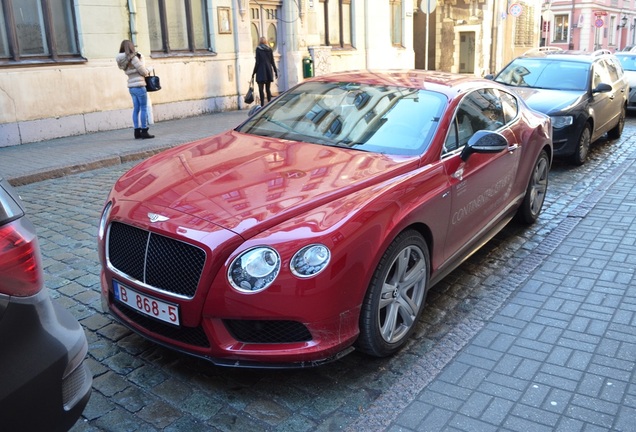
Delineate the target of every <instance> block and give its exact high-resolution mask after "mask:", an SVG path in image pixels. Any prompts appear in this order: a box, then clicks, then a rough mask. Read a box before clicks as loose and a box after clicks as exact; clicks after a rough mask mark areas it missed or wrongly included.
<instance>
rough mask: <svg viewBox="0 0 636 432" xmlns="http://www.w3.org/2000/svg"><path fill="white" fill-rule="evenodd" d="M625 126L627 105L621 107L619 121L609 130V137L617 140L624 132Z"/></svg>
mask: <svg viewBox="0 0 636 432" xmlns="http://www.w3.org/2000/svg"><path fill="white" fill-rule="evenodd" d="M624 127H625V105H623V106H622V108H621V113H620V115H619V116H618V123H617V124H616V126H614V127H613V128H612V129H610V130H609V132H607V137H608V138H609V139H612V140H615V139H619V138H620V137H621V134H622V133H623V128H624Z"/></svg>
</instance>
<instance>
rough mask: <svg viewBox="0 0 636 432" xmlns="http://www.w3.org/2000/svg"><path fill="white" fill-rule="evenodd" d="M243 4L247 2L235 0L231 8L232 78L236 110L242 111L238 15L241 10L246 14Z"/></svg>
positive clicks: (245, 0) (243, 106)
mask: <svg viewBox="0 0 636 432" xmlns="http://www.w3.org/2000/svg"><path fill="white" fill-rule="evenodd" d="M242 1H243V2H244V3H243V5H241V2H242ZM245 2H247V0H236V7H233V8H232V27H233V29H234V31H233V32H232V36H233V38H234V76H235V77H236V94H237V96H236V97H237V98H238V99H237V100H238V104H237V105H238V109H240V110H242V109H244V108H245V105H244V103H243V87H242V86H241V64H240V61H239V59H240V54H241V50H240V43H239V21H238V14H239V11H241V10H242V11H243V14H246V13H247V11H246V10H245ZM243 19H244V18H243Z"/></svg>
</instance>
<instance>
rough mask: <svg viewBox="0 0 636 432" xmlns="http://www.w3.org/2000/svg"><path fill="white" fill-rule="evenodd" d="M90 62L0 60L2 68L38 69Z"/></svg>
mask: <svg viewBox="0 0 636 432" xmlns="http://www.w3.org/2000/svg"><path fill="white" fill-rule="evenodd" d="M87 61H88V60H87V59H85V58H84V57H68V58H58V59H57V60H53V59H51V58H37V59H34V58H28V59H21V60H18V61H15V60H10V59H0V68H4V67H37V66H52V65H74V64H83V63H86V62H87Z"/></svg>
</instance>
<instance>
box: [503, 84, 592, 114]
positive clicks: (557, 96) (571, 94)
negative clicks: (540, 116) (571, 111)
mask: <svg viewBox="0 0 636 432" xmlns="http://www.w3.org/2000/svg"><path fill="white" fill-rule="evenodd" d="M515 91H516V92H517V94H518V95H519V96H521V97H522V98H523V100H524V101H526V103H527V104H528V106H530V108H532V109H535V110H537V111H539V112H542V113H544V114H548V115H550V114H553V113H557V112H559V111H563V110H565V109H566V108H568V107H570V106H573V105H576V104H577V103H578V102H579V101H580V100H581V99H582V98H583V97H584V96H585V95H586V92H583V91H567V90H547V89H534V88H525V87H515Z"/></svg>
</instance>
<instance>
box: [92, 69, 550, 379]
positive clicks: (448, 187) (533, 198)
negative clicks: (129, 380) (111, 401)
mask: <svg viewBox="0 0 636 432" xmlns="http://www.w3.org/2000/svg"><path fill="white" fill-rule="evenodd" d="M551 134H552V128H551V127H550V120H549V118H548V117H547V116H545V115H543V114H541V113H538V112H536V111H533V110H530V109H528V107H527V106H526V105H525V103H524V102H523V100H521V99H520V98H519V97H517V96H516V95H514V94H513V93H512V92H510V91H509V90H508V89H507V88H506V87H505V86H502V85H500V84H497V83H494V82H492V81H487V80H477V79H473V78H469V77H466V76H461V75H451V74H445V73H438V72H424V71H395V72H384V73H380V72H351V73H341V74H334V75H329V76H321V77H319V78H313V79H310V80H307V81H305V82H304V83H302V84H299V85H297V86H296V87H294V88H292V89H290V90H289V91H287V92H285V93H283V94H282V95H280V96H279V97H278V98H276V99H275V100H273V101H272V102H271V103H269V104H267V105H266V106H265V107H264V108H263V109H261V110H260V111H258V112H256V113H255V114H254V115H253V116H251V117H250V118H249V119H248V120H247V121H246V122H245V123H244V124H242V125H240V126H239V127H237V128H236V129H235V130H230V131H228V132H225V133H222V134H220V135H216V136H213V137H210V138H207V139H203V140H200V141H197V142H193V143H190V144H185V145H181V146H179V147H176V148H174V149H171V150H168V151H166V152H164V153H161V154H159V155H156V156H154V157H152V158H150V159H148V160H146V161H145V162H143V163H141V164H139V165H137V166H136V167H135V168H133V169H132V170H131V171H129V172H128V173H127V174H125V175H124V176H123V177H121V178H120V179H119V180H118V181H117V183H116V184H115V185H114V187H113V189H112V191H111V193H110V196H109V197H108V199H107V202H106V205H105V208H104V212H103V215H102V218H101V222H100V226H99V251H100V259H101V262H102V267H103V270H102V275H101V281H102V300H103V304H104V308H105V309H107V310H110V311H111V312H112V314H113V315H114V316H115V317H116V318H117V319H118V320H119V321H121V322H122V323H123V324H125V325H126V326H128V327H130V328H131V329H133V330H134V331H135V332H137V333H139V334H141V335H143V336H145V337H146V338H149V339H152V340H154V341H156V342H158V343H160V344H163V345H166V346H168V347H171V348H174V349H176V350H179V351H182V352H186V353H189V354H192V355H195V356H199V357H202V358H205V359H208V360H210V361H212V362H215V363H217V364H221V365H227V366H254V365H258V366H261V367H279V366H290V367H291V366H295V367H303V366H314V365H318V364H321V363H323V362H326V361H329V360H333V359H337V358H339V357H340V356H342V355H345V354H347V353H349V352H350V351H351V350H352V348H353V347H355V348H357V349H359V350H360V351H362V352H364V353H367V354H369V355H372V356H387V355H390V354H392V353H395V352H396V351H397V350H399V349H400V348H401V347H402V346H404V344H405V343H406V342H407V340H408V338H409V335H410V334H411V333H412V332H413V330H414V328H415V326H416V323H417V320H418V317H419V316H420V314H421V312H422V309H423V307H424V303H425V297H426V293H427V291H428V290H429V288H430V287H431V286H432V285H433V284H435V283H436V282H438V281H440V280H441V279H442V278H443V277H444V276H445V275H447V274H448V273H449V272H451V271H452V270H453V269H454V268H455V267H456V266H457V265H459V264H460V263H461V262H462V261H463V260H464V259H465V258H467V257H468V256H469V255H471V254H472V253H473V252H474V251H475V250H476V249H477V248H479V247H480V246H481V245H483V244H484V243H485V242H487V241H488V240H489V239H490V238H491V237H492V236H494V235H495V234H496V233H497V232H498V231H499V230H500V229H501V228H502V227H503V226H504V225H505V224H506V223H507V222H508V221H510V220H511V218H512V217H513V216H515V215H518V216H519V219H520V220H522V221H524V222H526V223H532V222H534V221H535V220H536V219H537V217H538V216H539V212H540V211H541V207H542V204H543V201H544V197H545V193H546V189H547V184H548V171H549V168H550V164H551V160H552V140H551V137H552V135H551Z"/></svg>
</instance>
